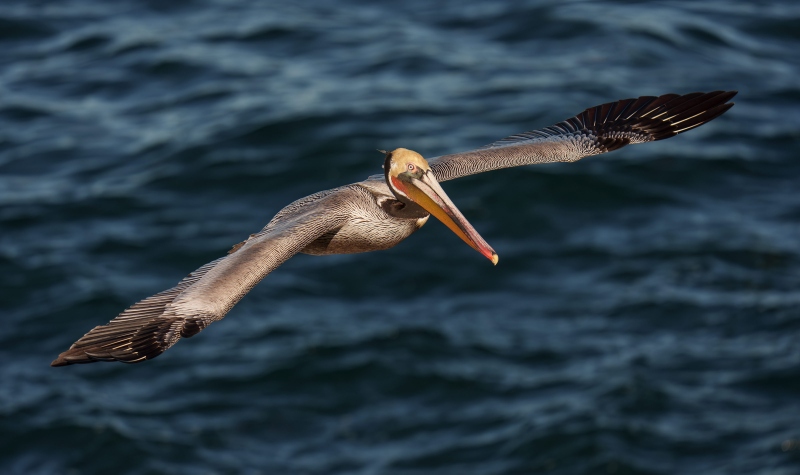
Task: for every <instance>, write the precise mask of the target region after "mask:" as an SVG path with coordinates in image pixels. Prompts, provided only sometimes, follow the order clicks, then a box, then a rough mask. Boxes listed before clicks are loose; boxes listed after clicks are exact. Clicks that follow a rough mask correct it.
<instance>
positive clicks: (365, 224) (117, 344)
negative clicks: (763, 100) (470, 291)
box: [51, 91, 736, 366]
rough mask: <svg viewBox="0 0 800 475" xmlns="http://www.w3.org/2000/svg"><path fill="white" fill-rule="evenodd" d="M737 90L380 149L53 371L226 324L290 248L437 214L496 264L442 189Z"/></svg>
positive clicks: (601, 141)
mask: <svg viewBox="0 0 800 475" xmlns="http://www.w3.org/2000/svg"><path fill="white" fill-rule="evenodd" d="M735 95H736V92H735V91H730V92H725V91H715V92H710V93H699V92H697V93H691V94H685V95H677V94H665V95H662V96H657V97H656V96H642V97H639V98H636V99H625V100H621V101H616V102H610V103H607V104H602V105H599V106H596V107H592V108H589V109H586V110H585V111H583V112H582V113H580V114H578V115H576V116H574V117H572V118H570V119H567V120H565V121H563V122H559V123H558V124H555V125H553V126H550V127H547V128H544V129H539V130H534V131H531V132H526V133H523V134H518V135H512V136H510V137H506V138H504V139H502V140H499V141H497V142H494V143H491V144H489V145H486V146H484V147H481V148H479V149H476V150H472V151H468V152H461V153H455V154H451V155H444V156H441V157H436V158H433V159H431V160H429V161H428V160H425V159H424V158H423V157H422V156H421V155H420V154H418V153H417V152H414V151H412V150H408V149H404V148H398V149H395V150H393V151H391V152H388V153H386V155H385V159H384V165H383V175H374V176H371V177H369V178H367V179H366V180H364V181H361V182H358V183H353V184H350V185H346V186H342V187H339V188H334V189H331V190H326V191H321V192H318V193H315V194H313V195H310V196H307V197H305V198H302V199H299V200H297V201H295V202H293V203H291V204H289V205H288V206H286V207H285V208H283V209H282V210H280V211H279V212H278V214H277V215H275V217H274V218H272V220H271V221H270V222H269V223H268V224H267V225H266V226H265V227H264V229H262V230H261V231H260V232H258V233H256V234H252V235H250V237H249V238H248V239H247V240H245V241H243V242H241V243H239V244H237V245H235V246H233V248H232V249H231V250H230V251H229V252H228V254H227V255H226V256H224V257H221V258H219V259H217V260H215V261H212V262H209V263H208V264H206V265H204V266H202V267H200V268H199V269H197V270H195V271H194V272H192V273H191V274H189V275H188V276H187V277H186V278H184V279H183V280H181V281H180V282H179V283H178V284H177V285H176V286H175V287H172V288H171V289H167V290H165V291H163V292H160V293H158V294H155V295H153V296H151V297H148V298H146V299H144V300H142V301H140V302H138V303H136V304H134V305H133V306H131V307H130V308H128V309H127V310H125V311H123V312H122V313H121V314H119V315H118V316H117V317H116V318H114V319H113V320H111V321H110V322H109V323H107V324H105V325H100V326H97V327H95V328H93V329H92V330H90V331H89V332H88V333H87V334H86V335H84V336H83V337H81V338H80V339H79V340H78V341H76V342H75V343H74V344H73V345H72V346H71V347H70V348H69V349H68V350H67V351H65V352H63V353H61V354H60V355H59V356H58V358H56V360H55V361H53V362H52V363H51V365H52V366H65V365H70V364H77V363H93V362H96V361H121V362H124V363H137V362H140V361H144V360H148V359H152V358H155V357H156V356H158V355H160V354H161V353H163V352H164V351H165V350H167V349H168V348H169V347H171V346H172V345H174V344H175V343H176V342H177V341H178V340H179V339H180V338H181V337H191V336H193V335H196V334H197V333H198V332H200V331H201V330H203V329H204V328H205V327H207V326H208V325H209V324H211V323H212V322H215V321H217V320H220V319H222V318H223V317H224V316H225V315H226V314H227V313H228V311H230V309H231V308H233V306H234V305H236V303H237V302H239V300H241V298H242V297H244V295H245V294H246V293H247V292H249V291H250V289H252V288H253V287H254V286H255V285H256V284H257V283H258V282H260V281H261V280H262V279H263V278H264V277H266V276H267V274H269V273H270V272H272V271H273V270H275V269H276V268H277V267H278V266H280V265H281V264H282V263H283V262H285V261H286V260H287V259H289V258H290V257H292V256H294V255H295V254H297V253H305V254H313V255H325V254H347V253H356V252H368V251H378V250H382V249H389V248H391V247H393V246H395V245H397V244H399V243H400V242H402V241H403V240H405V239H406V238H407V237H408V236H410V235H411V234H413V233H414V232H416V231H417V230H418V229H420V228H421V227H422V226H423V225H424V224H425V223H426V222H427V221H428V219H429V217H430V215H433V216H434V217H436V218H437V219H438V220H440V221H442V223H444V224H445V225H446V226H447V227H448V228H450V230H451V231H453V233H455V234H456V235H457V236H458V237H459V238H461V239H462V240H463V241H464V242H465V243H467V244H468V245H469V246H470V247H472V248H473V249H475V250H476V251H477V252H479V253H480V254H481V255H483V256H484V257H486V258H487V259H489V260H490V261H491V262H492V263H493V264H497V262H498V256H497V253H496V252H495V251H494V250H493V249H492V248H491V246H489V244H488V243H486V241H485V240H484V239H483V238H482V237H481V236H480V234H478V232H477V231H476V230H475V229H474V228H473V227H472V225H470V224H469V222H468V221H467V219H466V218H465V217H464V216H463V215H462V214H461V212H460V211H459V210H458V208H456V206H455V204H453V202H452V201H451V200H450V198H449V197H448V196H447V194H446V193H445V192H444V190H443V189H442V187H441V186H440V185H439V182H442V181H447V180H452V179H455V178H460V177H463V176H467V175H472V174H475V173H481V172H486V171H490V170H496V169H500V168H508V167H515V166H522V165H531V164H538V163H548V162H574V161H576V160H579V159H581V158H583V157H586V156H589V155H597V154H601V153H605V152H610V151H613V150H616V149H618V148H621V147H624V146H626V145H628V144H632V143H641V142H650V141H654V140H662V139H665V138H668V137H672V136H674V135H677V134H679V133H682V132H685V131H687V130H690V129H693V128H695V127H698V126H700V125H702V124H704V123H706V122H709V121H711V120H713V119H715V118H716V117H718V116H720V115H722V114H723V113H724V112H725V111H727V110H728V109H730V108H731V107H732V106H733V103H731V102H728V101H730V99H731V98H733V96H735Z"/></svg>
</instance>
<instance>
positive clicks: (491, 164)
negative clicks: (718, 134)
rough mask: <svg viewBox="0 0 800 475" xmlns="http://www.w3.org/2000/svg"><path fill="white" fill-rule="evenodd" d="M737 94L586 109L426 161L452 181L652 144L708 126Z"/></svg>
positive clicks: (641, 100)
mask: <svg viewBox="0 0 800 475" xmlns="http://www.w3.org/2000/svg"><path fill="white" fill-rule="evenodd" d="M735 95H736V91H727V92H726V91H714V92H708V93H702V92H695V93H691V94H685V95H682V96H681V95H678V94H665V95H663V96H658V97H655V96H642V97H639V98H638V99H624V100H621V101H617V102H609V103H607V104H602V105H599V106H596V107H591V108H589V109H586V110H585V111H583V112H582V113H580V114H578V115H576V116H575V117H572V118H571V119H567V120H565V121H563V122H559V123H558V124H556V125H553V126H551V127H547V128H544V129H540V130H534V131H531V132H526V133H523V134H518V135H512V136H510V137H506V138H504V139H502V140H499V141H497V142H494V143H491V144H489V145H486V146H484V147H481V148H479V149H477V150H472V151H469V152H462V153H454V154H451V155H443V156H441V157H436V158H432V159H430V160H428V163H430V165H431V169H432V170H433V173H434V174H435V175H436V179H437V180H439V181H446V180H452V179H454V178H460V177H462V176H467V175H473V174H475V173H481V172H488V171H491V170H497V169H499V168H509V167H517V166H521V165H532V164H536V163H548V162H574V161H576V160H580V159H581V158H583V157H586V156H589V155H597V154H600V153H605V152H610V151H612V150H616V149H618V148H621V147H624V146H625V145H628V144H630V143H641V142H651V141H653V140H661V139H665V138H668V137H672V136H673V135H677V134H680V133H681V132H686V131H687V130H689V129H693V128H695V127H699V126H701V125H703V124H705V123H706V122H709V121H711V120H713V119H715V118H717V117H719V116H720V115H722V114H723V113H724V112H725V111H727V110H728V109H730V108H731V107H732V106H733V103H732V102H728V101H729V100H730V99H731V98H732V97H733V96H735Z"/></svg>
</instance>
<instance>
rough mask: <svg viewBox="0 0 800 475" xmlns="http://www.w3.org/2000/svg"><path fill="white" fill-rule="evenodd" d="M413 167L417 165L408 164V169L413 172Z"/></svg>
mask: <svg viewBox="0 0 800 475" xmlns="http://www.w3.org/2000/svg"><path fill="white" fill-rule="evenodd" d="M415 168H417V167H415V166H414V164H413V163H409V164H408V171H410V172H413V171H414V169H415Z"/></svg>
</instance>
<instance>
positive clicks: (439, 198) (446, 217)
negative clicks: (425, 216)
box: [397, 172, 499, 265]
mask: <svg viewBox="0 0 800 475" xmlns="http://www.w3.org/2000/svg"><path fill="white" fill-rule="evenodd" d="M397 178H398V179H399V181H400V182H402V184H403V185H405V186H403V191H404V192H405V194H406V195H408V197H409V198H411V199H412V200H413V201H414V202H415V203H417V204H418V205H420V206H422V207H423V208H425V211H427V212H429V213H430V214H432V215H434V216H436V218H437V219H438V220H439V221H441V222H442V223H444V225H445V226H447V227H448V228H450V230H451V231H453V232H454V233H456V235H457V236H458V237H460V238H461V239H463V240H464V242H465V243H467V244H469V246H470V247H471V248H473V249H475V250H476V251H478V252H480V253H481V254H482V255H484V256H485V257H486V258H487V259H489V260H490V261H492V264H495V265H497V261H498V259H499V257H497V253H496V252H494V249H492V247H491V246H490V245H489V244H488V243H487V242H486V241H484V240H483V238H482V237H481V235H480V234H478V231H476V230H475V228H473V227H472V225H471V224H469V221H467V218H465V217H464V215H462V214H461V212H460V211H459V210H458V208H456V205H454V204H453V202H452V201H450V198H448V197H447V194H446V193H445V192H444V190H443V189H442V187H441V186H439V182H437V181H436V179H435V178H434V177H433V174H431V172H427V173H425V174H424V175H422V177H421V178H419V179H417V178H413V177H409V176H408V175H400V176H398V177H397Z"/></svg>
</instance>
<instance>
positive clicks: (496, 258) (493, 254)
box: [490, 252, 500, 265]
mask: <svg viewBox="0 0 800 475" xmlns="http://www.w3.org/2000/svg"><path fill="white" fill-rule="evenodd" d="M490 260H491V261H492V264H494V265H497V261H499V260H500V257H498V255H497V254H496V253H494V252H493V253H492V257H491V259H490Z"/></svg>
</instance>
